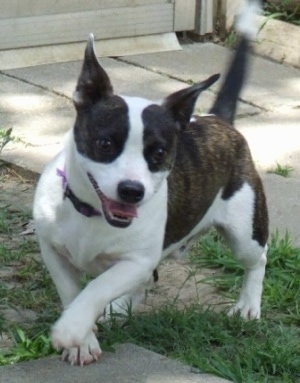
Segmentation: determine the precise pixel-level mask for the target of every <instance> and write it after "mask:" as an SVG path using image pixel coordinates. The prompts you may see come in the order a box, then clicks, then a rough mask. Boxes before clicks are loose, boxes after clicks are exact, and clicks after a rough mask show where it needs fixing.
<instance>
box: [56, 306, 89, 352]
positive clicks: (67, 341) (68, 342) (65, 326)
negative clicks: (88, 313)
mask: <svg viewBox="0 0 300 383" xmlns="http://www.w3.org/2000/svg"><path fill="white" fill-rule="evenodd" d="M92 328H93V323H92V324H91V325H89V324H88V321H87V322H86V321H85V320H84V318H82V317H81V316H80V315H79V316H72V317H70V315H68V313H63V315H62V316H61V317H60V318H59V320H58V321H57V322H56V323H55V324H54V326H53V327H52V333H51V340H52V344H53V347H55V348H56V349H62V348H64V349H69V348H72V347H80V346H81V345H82V344H83V343H84V341H85V339H86V338H87V336H88V334H89V333H90V332H91V330H92Z"/></svg>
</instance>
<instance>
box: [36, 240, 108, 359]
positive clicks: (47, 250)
mask: <svg viewBox="0 0 300 383" xmlns="http://www.w3.org/2000/svg"><path fill="white" fill-rule="evenodd" d="M40 247H41V252H42V257H43V260H44V263H45V264H46V266H47V269H48V271H49V273H50V275H51V277H52V280H53V282H54V284H55V286H56V288H57V291H58V294H59V296H60V299H61V302H62V304H63V307H64V308H66V307H69V305H70V304H71V302H72V301H73V300H74V299H75V297H76V296H77V295H78V294H79V293H80V283H79V280H80V276H81V273H80V272H79V271H78V270H77V269H76V268H75V267H74V266H73V265H72V264H71V263H70V262H69V260H68V259H67V258H66V257H65V256H63V255H60V254H59V253H58V252H57V251H56V250H55V249H54V248H53V246H51V245H50V244H48V243H47V242H46V241H44V240H40ZM100 355H101V349H100V346H99V343H98V340H97V338H96V336H95V334H94V332H93V331H92V330H91V331H90V332H89V334H87V336H86V339H85V340H84V342H82V344H81V347H80V348H78V347H72V348H68V349H64V350H63V353H62V359H63V360H66V361H68V362H70V363H71V364H72V365H74V364H79V365H83V364H89V363H92V362H93V361H95V360H97V359H98V358H99V357H100Z"/></svg>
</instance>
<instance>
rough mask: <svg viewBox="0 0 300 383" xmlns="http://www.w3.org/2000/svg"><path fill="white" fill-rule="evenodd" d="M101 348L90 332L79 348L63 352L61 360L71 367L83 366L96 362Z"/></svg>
mask: <svg viewBox="0 0 300 383" xmlns="http://www.w3.org/2000/svg"><path fill="white" fill-rule="evenodd" d="M101 353H102V351H101V348H100V346H99V343H98V340H97V338H96V336H95V334H94V333H93V332H91V333H90V334H89V335H88V336H87V338H86V339H85V340H84V342H83V343H82V344H81V345H80V346H79V347H71V348H67V349H64V350H63V353H62V356H61V359H62V360H63V361H67V362H69V363H70V364H71V365H72V366H74V365H78V366H84V365H87V364H90V363H93V362H95V361H97V360H98V359H99V358H100V356H101Z"/></svg>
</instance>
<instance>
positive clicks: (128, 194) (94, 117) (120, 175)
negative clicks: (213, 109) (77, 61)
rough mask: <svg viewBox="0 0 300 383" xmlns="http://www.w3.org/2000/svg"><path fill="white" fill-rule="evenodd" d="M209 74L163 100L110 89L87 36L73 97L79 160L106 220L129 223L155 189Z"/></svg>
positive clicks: (118, 224) (121, 224)
mask: <svg viewBox="0 0 300 383" xmlns="http://www.w3.org/2000/svg"><path fill="white" fill-rule="evenodd" d="M218 77H219V76H218V75H215V76H212V77H211V78H209V79H208V80H206V81H204V82H203V83H200V84H196V85H193V86H191V87H189V88H186V89H183V90H181V91H179V92H176V93H173V94H171V95H170V96H168V97H167V98H166V99H165V100H163V102H162V103H161V104H155V103H153V102H151V101H149V100H145V99H142V98H136V97H121V96H117V95H115V94H114V93H113V87H112V85H111V82H110V79H109V77H108V75H107V73H106V72H105V71H104V69H103V68H102V67H101V65H100V64H99V62H98V60H97V57H96V55H95V51H94V44H93V36H92V35H91V36H90V38H89V40H88V43H87V47H86V51H85V57H84V62H83V66H82V70H81V74H80V76H79V79H78V83H77V86H76V90H75V92H74V96H73V100H74V105H75V108H76V110H77V118H76V122H75V127H74V139H75V143H76V147H77V151H78V153H79V160H80V163H81V166H82V167H83V170H84V171H85V172H86V174H87V176H88V177H89V180H90V182H91V184H92V185H93V187H94V189H95V191H96V192H97V194H98V196H99V198H100V200H101V203H102V209H103V213H104V215H105V218H106V220H107V221H108V223H110V224H111V225H113V226H116V227H127V226H129V225H130V223H131V222H132V219H133V218H134V217H136V216H137V210H138V207H139V206H140V205H141V204H144V203H146V202H147V201H148V200H149V199H150V198H151V196H152V195H153V194H154V193H156V192H157V191H158V190H159V188H160V186H161V184H162V182H163V181H164V180H165V179H166V177H167V176H168V174H169V172H170V170H171V169H172V166H173V163H174V159H175V154H176V144H177V135H178V131H179V129H184V128H185V127H186V126H187V124H188V123H189V120H190V117H191V115H192V113H193V109H194V105H195V102H196V99H197V97H198V95H199V94H200V92H201V91H202V90H204V89H206V88H208V87H209V86H210V85H212V84H213V83H214V82H215V81H216V80H217V79H218Z"/></svg>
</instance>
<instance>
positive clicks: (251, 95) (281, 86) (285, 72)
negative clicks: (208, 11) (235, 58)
mask: <svg viewBox="0 0 300 383" xmlns="http://www.w3.org/2000/svg"><path fill="white" fill-rule="evenodd" d="M231 56H232V51H231V50H229V49H228V48H226V47H222V46H219V45H215V44H212V43H206V44H198V43H195V44H189V45H185V46H183V50H182V51H179V52H172V53H171V52H165V53H158V54H150V55H137V56H131V57H126V62H130V63H134V64H136V65H140V66H142V67H147V68H149V69H151V70H153V71H155V72H159V73H163V74H168V75H171V76H174V77H176V78H178V79H181V80H184V81H188V80H193V81H201V80H202V79H203V78H205V77H206V76H209V75H211V74H212V73H218V72H220V73H221V74H222V73H224V68H226V65H227V63H228V60H229V59H230V57H231ZM251 64H252V65H251V72H250V73H249V77H248V82H247V86H246V87H245V88H244V89H243V92H242V94H241V98H242V99H243V100H247V102H249V103H251V104H253V105H256V106H259V107H261V108H264V109H266V110H277V109H278V108H287V107H289V108H297V107H299V106H300V98H299V89H300V76H299V70H298V69H296V68H292V67H288V66H284V65H280V64H278V63H274V62H272V61H269V60H267V59H264V58H262V57H258V56H253V59H252V63H251Z"/></svg>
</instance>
